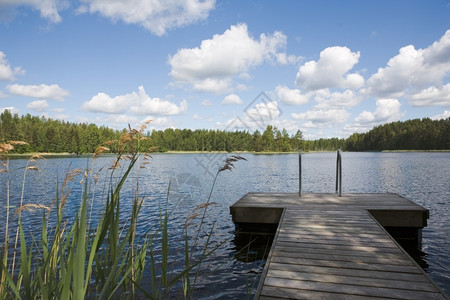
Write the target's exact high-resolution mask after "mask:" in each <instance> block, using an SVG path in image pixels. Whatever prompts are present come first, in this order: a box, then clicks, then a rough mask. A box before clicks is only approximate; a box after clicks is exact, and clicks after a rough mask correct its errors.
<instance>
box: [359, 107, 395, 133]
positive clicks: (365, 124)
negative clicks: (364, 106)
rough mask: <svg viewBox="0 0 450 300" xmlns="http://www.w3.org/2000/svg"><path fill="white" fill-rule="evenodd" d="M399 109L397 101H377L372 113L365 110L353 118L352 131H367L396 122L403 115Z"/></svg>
mask: <svg viewBox="0 0 450 300" xmlns="http://www.w3.org/2000/svg"><path fill="white" fill-rule="evenodd" d="M400 109H401V103H400V101H398V100H397V99H378V100H377V102H376V109H375V111H374V112H370V111H366V110H365V111H363V112H362V113H360V114H359V115H358V116H357V117H356V118H355V121H354V123H353V125H351V127H352V131H359V132H362V131H367V130H369V129H371V128H372V127H374V126H376V125H380V124H384V123H389V122H394V121H398V120H399V119H400V118H401V117H402V116H403V114H404V113H403V112H401V110H400Z"/></svg>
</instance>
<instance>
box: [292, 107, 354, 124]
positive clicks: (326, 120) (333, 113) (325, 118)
mask: <svg viewBox="0 0 450 300" xmlns="http://www.w3.org/2000/svg"><path fill="white" fill-rule="evenodd" d="M349 116H350V114H349V113H348V111H346V110H345V109H313V110H309V111H307V112H304V113H292V114H291V117H292V118H293V119H295V120H304V121H306V122H305V123H304V124H303V126H304V127H309V128H324V127H332V126H334V125H335V124H341V123H345V122H346V121H347V119H348V118H349Z"/></svg>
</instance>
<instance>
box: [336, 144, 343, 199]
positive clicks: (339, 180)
mask: <svg viewBox="0 0 450 300" xmlns="http://www.w3.org/2000/svg"><path fill="white" fill-rule="evenodd" d="M336 193H337V194H338V196H339V197H342V154H341V149H339V148H338V150H337V158H336Z"/></svg>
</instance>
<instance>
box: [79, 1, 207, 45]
mask: <svg viewBox="0 0 450 300" xmlns="http://www.w3.org/2000/svg"><path fill="white" fill-rule="evenodd" d="M81 2H82V3H83V4H82V5H81V6H80V7H79V8H78V12H80V13H86V12H89V13H99V14H100V15H102V16H104V17H106V18H110V19H111V20H113V21H117V20H121V21H123V22H125V23H127V24H137V25H140V26H142V27H144V28H145V29H147V30H149V31H150V32H152V33H153V34H156V35H158V36H161V35H164V34H166V33H167V31H168V30H170V29H174V28H178V27H183V26H186V25H189V24H192V23H195V22H198V21H202V20H204V19H206V18H207V17H208V15H209V12H210V11H211V10H212V9H214V7H215V0H181V1H180V0H169V1H167V0H129V1H117V0H114V1H112V0H81Z"/></svg>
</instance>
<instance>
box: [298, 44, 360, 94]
mask: <svg viewBox="0 0 450 300" xmlns="http://www.w3.org/2000/svg"><path fill="white" fill-rule="evenodd" d="M359 56H360V54H359V52H352V51H351V50H350V49H349V48H347V47H337V46H336V47H329V48H326V49H325V50H323V51H322V52H320V58H319V60H318V61H313V60H311V61H309V62H306V63H305V64H303V65H302V66H301V67H300V68H299V70H298V73H297V78H296V81H295V82H296V84H297V86H299V87H303V88H305V89H307V90H318V89H323V88H350V89H358V88H361V87H362V86H363V85H364V78H363V77H362V76H361V75H359V74H358V73H348V72H349V71H350V70H351V69H352V68H353V66H354V65H356V64H357V63H358V61H359Z"/></svg>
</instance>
